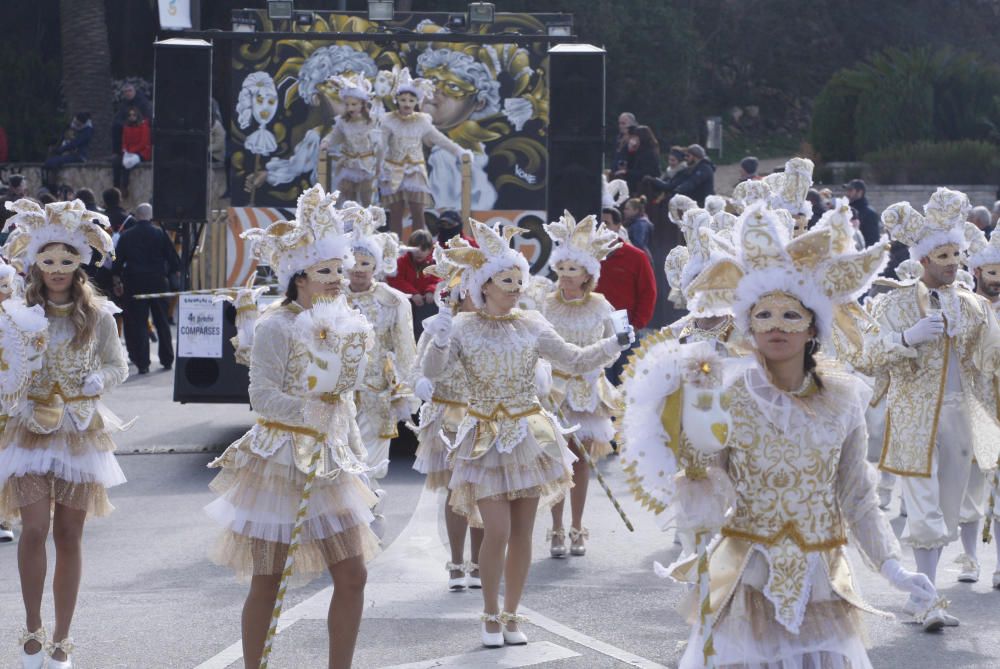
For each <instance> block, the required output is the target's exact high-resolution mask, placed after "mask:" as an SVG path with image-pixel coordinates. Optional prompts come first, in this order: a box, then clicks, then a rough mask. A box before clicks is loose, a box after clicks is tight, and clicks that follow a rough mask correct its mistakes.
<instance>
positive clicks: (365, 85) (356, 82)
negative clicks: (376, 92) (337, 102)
mask: <svg viewBox="0 0 1000 669" xmlns="http://www.w3.org/2000/svg"><path fill="white" fill-rule="evenodd" d="M330 81H331V82H333V84H334V85H335V86H336V87H337V90H338V92H339V93H340V98H341V99H342V100H343V99H344V98H357V99H358V100H361V101H363V102H368V101H369V100H371V98H372V91H373V88H372V82H371V81H369V80H368V78H367V77H365V75H364V74H361V73H357V74H347V75H341V74H338V75H336V76H333V77H331V78H330Z"/></svg>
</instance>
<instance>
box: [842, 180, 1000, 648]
mask: <svg viewBox="0 0 1000 669" xmlns="http://www.w3.org/2000/svg"><path fill="white" fill-rule="evenodd" d="M969 208H970V205H969V200H968V198H967V197H966V195H965V194H964V193H960V192H958V191H953V190H949V189H947V188H938V189H937V191H935V193H934V194H933V195H932V196H931V198H930V200H929V201H928V202H927V204H926V205H925V206H924V213H923V214H920V213H919V212H917V211H916V210H915V209H913V207H911V206H910V205H909V203H905V202H904V203H899V204H894V205H892V206H890V207H889V208H888V209H886V210H885V211H884V212H883V213H882V222H883V224H884V225H885V228H886V230H887V231H888V233H889V235H890V236H891V237H892V238H893V239H894V240H896V241H899V242H901V243H903V244H906V245H907V246H909V247H910V258H911V259H913V260H918V261H919V262H920V263H921V265H922V266H923V274H922V276H921V277H920V280H919V281H914V282H909V285H906V286H901V287H899V288H897V289H895V290H893V291H891V292H888V293H883V294H881V295H878V296H876V297H875V298H874V299H873V300H872V301H871V303H870V304H869V305H868V308H869V311H870V313H871V315H872V316H873V317H874V319H875V320H876V321H877V322H878V328H877V339H878V340H879V341H880V342H882V345H880V346H876V347H869V348H867V349H866V356H865V361H864V363H863V364H862V366H865V365H867V366H868V367H869V369H868V370H864V371H866V373H869V374H872V375H873V376H874V375H875V373H876V372H877V371H879V370H882V371H885V372H888V381H889V382H888V388H887V390H886V396H885V397H886V427H885V432H886V434H885V441H884V446H883V449H882V457H881V461H880V462H879V468H880V469H882V470H883V471H887V472H890V473H893V474H896V475H898V476H899V477H900V484H901V488H902V493H903V501H904V503H905V505H906V512H907V518H906V526H905V528H904V530H903V535H902V537H901V540H902V542H903V544H905V545H908V546H910V547H911V548H912V549H913V554H914V557H915V559H916V562H917V570H918V571H920V572H921V573H923V574H926V575H927V577H928V578H929V579H930V580H931V581H932V582H934V581H935V580H936V576H937V567H938V561H939V560H940V557H941V551H942V549H943V548H944V546H946V545H947V544H949V543H951V542H952V541H954V540H955V539H957V538H961V541H962V545H963V548H964V549H965V555H964V556H963V558H962V559H961V561H962V568H961V572H960V574H959V579H960V580H976V579H978V575H979V565H978V563H977V562H976V560H975V558H974V557H973V556H974V555H975V544H976V542H977V541H978V540H979V527H980V522H981V520H982V518H983V515H984V513H985V508H984V507H985V503H986V477H985V475H984V472H986V471H989V470H992V469H995V468H996V464H997V456H998V453H1000V425H998V424H997V421H996V407H995V405H994V406H992V407H990V408H986V407H984V406H983V398H984V397H986V395H984V394H983V392H982V388H980V387H977V381H978V383H979V384H982V383H984V382H985V381H987V380H989V381H991V379H992V376H993V375H994V374H995V373H996V371H997V370H998V369H1000V328H998V325H997V318H996V316H995V315H994V312H993V309H992V308H991V306H990V304H989V302H988V301H987V300H986V299H985V298H983V297H981V296H979V295H976V294H975V293H973V292H972V291H970V290H968V289H966V288H965V287H964V286H961V285H959V284H957V282H956V281H955V279H956V277H957V274H958V269H959V264H960V262H961V260H962V256H963V252H964V251H965V249H966V248H967V245H968V240H967V238H966V236H965V221H966V217H967V215H968V211H969ZM905 608H906V610H907V612H908V613H914V614H920V608H919V605H918V602H916V601H914V600H913V599H912V598H911V600H910V601H908V602H907V603H906V606H905ZM920 617H921V618H923V620H924V626H925V628H926V629H932V630H933V629H937V628H940V627H941V626H942V625H945V626H954V625H957V624H958V619H957V618H956V617H955V616H952V615H950V614H949V613H946V612H945V611H944V610H941V609H937V610H934V611H931V612H930V613H929V614H928V615H926V616H923V615H921V616H920Z"/></svg>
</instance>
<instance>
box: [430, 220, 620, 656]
mask: <svg viewBox="0 0 1000 669" xmlns="http://www.w3.org/2000/svg"><path fill="white" fill-rule="evenodd" d="M519 232H521V230H520V229H519V228H513V227H509V228H506V229H505V230H504V235H505V236H508V235H512V234H516V233H519ZM473 233H474V236H475V241H476V243H477V244H478V245H479V248H456V249H447V250H446V251H445V254H446V255H447V257H448V259H449V260H451V261H452V262H454V263H456V264H459V265H461V266H462V267H463V273H467V277H468V278H467V279H466V280H467V281H468V284H467V286H468V290H469V295H470V297H471V298H472V301H473V303H474V304H475V305H476V307H477V308H478V310H479V311H477V312H476V313H463V314H458V315H457V316H456V317H455V318H454V324H453V323H452V315H451V312H450V311H449V310H442V311H441V312H440V313H439V314H438V315H437V316H435V317H434V318H433V319H429V322H427V323H426V324H425V328H424V332H425V333H427V335H428V336H429V337H431V345H429V346H428V347H427V351H426V353H425V354H424V358H423V371H424V374H425V375H426V376H427V377H428V378H430V379H431V380H432V381H433V380H435V379H438V378H440V377H441V375H442V374H444V373H445V372H446V371H447V370H448V369H450V366H451V365H452V364H454V361H455V360H457V361H458V363H459V364H460V365H461V366H462V368H463V369H464V370H465V374H466V377H467V379H468V383H469V389H468V401H469V408H468V411H467V413H466V415H465V417H464V418H463V419H462V422H461V424H460V425H459V427H458V432H457V434H456V436H455V443H454V445H455V454H454V457H455V468H454V472H453V473H452V476H451V481H450V484H449V488H450V490H451V493H452V498H451V504H452V507H453V508H454V509H455V510H456V511H457V512H459V513H461V514H463V515H465V516H466V517H472V516H473V515H474V514H475V512H476V511H477V509H478V511H479V513H480V514H481V515H482V520H483V527H484V530H485V538H484V539H483V546H482V549H481V551H480V555H479V565H480V572H481V575H482V584H483V604H484V609H485V611H484V613H483V615H482V621H483V627H482V641H483V644H484V645H485V646H487V647H499V646H502V645H503V644H504V643H508V644H523V643H527V637H526V636H525V635H524V632H523V631H521V630H520V629H519V624H520V623H523V622H524V618H522V617H521V616H519V615H517V608H518V605H519V604H520V601H521V595H522V593H523V591H524V584H525V581H526V580H527V576H528V568H529V567H530V564H531V534H532V528H533V527H534V522H535V514H536V512H537V510H538V506H539V503H541V504H542V505H543V506H551V505H552V504H553V503H555V502H557V501H559V500H560V499H561V498H562V497H563V496H564V495H565V493H566V490H567V488H569V486H570V485H571V476H572V464H571V463H572V460H573V455H572V453H570V451H569V449H568V448H567V447H566V440H565V439H564V438H563V435H562V430H561V428H560V427H559V424H558V421H556V419H555V418H554V417H553V416H552V415H551V414H548V413H546V412H545V411H543V409H542V407H541V405H540V404H539V401H538V395H537V391H536V386H535V366H536V365H535V363H536V361H537V360H538V359H539V357H544V358H546V359H548V360H550V361H551V362H552V363H553V364H556V365H558V366H559V367H560V368H561V369H565V370H567V371H568V372H569V373H571V374H584V373H587V372H589V371H591V370H593V369H595V368H597V367H600V366H603V365H607V364H609V363H610V362H612V361H613V360H615V359H616V358H617V357H618V353H619V352H620V350H621V348H622V347H621V346H620V345H619V344H618V340H617V339H616V338H615V337H608V338H605V339H601V340H599V341H597V342H595V343H593V344H591V345H590V346H587V347H586V348H582V349H581V348H579V347H577V346H574V345H573V344H569V343H567V342H566V341H565V340H563V339H562V337H560V336H559V335H558V333H556V331H555V330H554V329H553V328H552V326H551V325H550V324H549V323H548V321H546V320H545V319H544V318H543V317H542V316H541V314H539V313H537V312H534V311H521V310H519V309H515V308H514V305H516V304H517V300H518V297H519V295H520V291H521V289H522V287H523V286H524V284H525V282H526V281H527V278H528V263H527V262H526V261H525V259H524V256H523V255H521V254H520V253H517V252H516V251H515V250H513V249H511V248H510V246H509V244H508V239H506V238H505V237H501V236H500V235H499V234H498V233H497V232H494V231H493V230H492V229H491V228H490V227H489V226H487V225H485V224H483V223H479V222H478V221H473ZM621 335H623V337H624V339H625V341H629V340H631V339H632V338H634V333H633V332H632V331H631V328H623V330H622V333H621ZM504 574H505V575H506V584H505V587H504V607H503V610H501V609H500V607H499V602H498V597H499V590H500V578H501V575H504Z"/></svg>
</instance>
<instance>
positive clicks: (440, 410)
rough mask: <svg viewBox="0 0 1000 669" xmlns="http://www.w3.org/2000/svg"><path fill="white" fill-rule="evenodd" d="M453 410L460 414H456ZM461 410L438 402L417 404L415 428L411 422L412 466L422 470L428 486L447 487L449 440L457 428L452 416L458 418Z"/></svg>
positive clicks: (448, 478)
mask: <svg viewBox="0 0 1000 669" xmlns="http://www.w3.org/2000/svg"><path fill="white" fill-rule="evenodd" d="M456 410H457V411H459V412H461V415H456ZM464 413H465V407H457V406H456V407H452V406H450V405H445V404H440V403H438V402H431V403H425V404H424V405H423V406H421V407H420V414H419V417H420V425H419V426H416V427H415V428H414V427H413V426H411V429H413V432H414V434H416V435H417V453H416V458H415V459H414V461H413V468H414V469H416V470H417V471H418V472H420V473H421V474H426V476H427V482H426V486H427V489H428V490H441V489H442V488H447V487H448V483H449V482H450V481H451V465H452V463H451V461H450V458H449V455H450V450H449V444H453V443H455V432H456V430H457V429H458V425H457V423H456V418H457V419H458V420H461V416H462V415H464ZM442 433H443V434H442Z"/></svg>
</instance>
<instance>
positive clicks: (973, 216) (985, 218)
mask: <svg viewBox="0 0 1000 669" xmlns="http://www.w3.org/2000/svg"><path fill="white" fill-rule="evenodd" d="M969 223H972V224H973V225H975V226H976V227H977V228H979V229H980V230H982V231H983V233H984V234H985V235H986V237H987V238H989V236H990V234H991V233H992V232H993V227H992V226H993V217H992V216H991V215H990V210H989V209H987V208H986V207H973V208H972V211H970V212H969Z"/></svg>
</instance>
